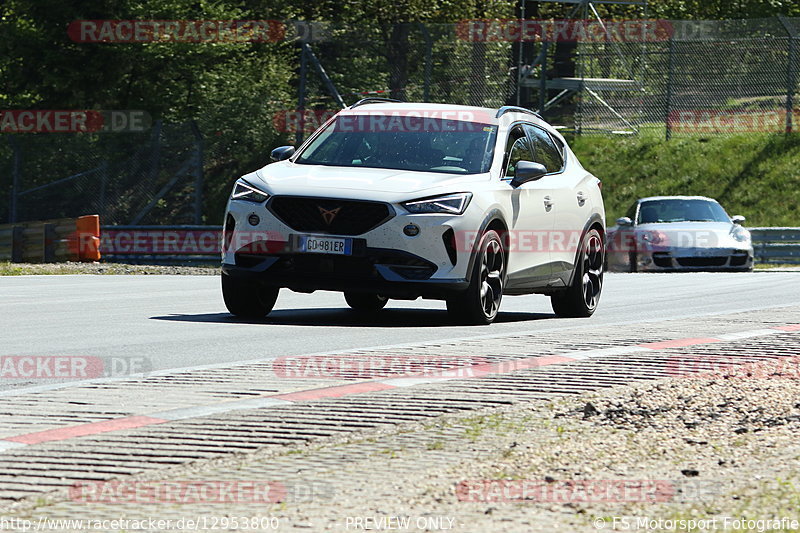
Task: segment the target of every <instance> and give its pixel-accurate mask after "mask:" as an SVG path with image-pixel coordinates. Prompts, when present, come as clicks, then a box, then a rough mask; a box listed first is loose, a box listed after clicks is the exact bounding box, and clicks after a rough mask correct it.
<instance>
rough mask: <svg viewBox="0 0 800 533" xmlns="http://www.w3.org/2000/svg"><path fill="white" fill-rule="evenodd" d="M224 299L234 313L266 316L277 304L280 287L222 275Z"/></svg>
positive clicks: (237, 314) (247, 315) (248, 316)
mask: <svg viewBox="0 0 800 533" xmlns="http://www.w3.org/2000/svg"><path fill="white" fill-rule="evenodd" d="M222 299H223V300H225V307H227V308H228V311H230V313H231V314H232V315H236V316H238V317H242V318H264V317H265V316H267V315H268V314H269V313H270V311H272V308H273V307H274V306H275V301H276V300H277V299H278V289H277V288H274V287H262V286H261V285H259V284H257V283H254V282H252V281H248V280H243V279H239V278H233V277H231V276H228V275H225V274H223V275H222Z"/></svg>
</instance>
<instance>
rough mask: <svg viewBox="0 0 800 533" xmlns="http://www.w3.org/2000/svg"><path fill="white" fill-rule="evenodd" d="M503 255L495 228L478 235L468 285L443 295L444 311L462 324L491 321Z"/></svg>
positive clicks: (499, 293)
mask: <svg viewBox="0 0 800 533" xmlns="http://www.w3.org/2000/svg"><path fill="white" fill-rule="evenodd" d="M506 262H507V256H506V251H505V247H504V246H503V241H502V240H501V239H500V235H498V234H497V232H496V231H493V230H490V231H487V232H486V233H485V234H484V235H483V238H482V239H481V242H480V245H479V248H478V255H477V257H476V260H475V265H474V266H473V271H472V281H471V282H470V285H469V287H468V288H467V289H466V290H465V291H463V292H459V293H458V294H454V295H453V296H451V297H450V298H448V299H447V311H448V313H450V315H451V316H452V317H453V318H455V319H456V320H457V321H459V322H462V323H465V324H477V325H486V324H491V323H492V321H494V319H495V317H497V312H498V311H499V310H500V301H501V300H502V298H503V287H504V285H505V282H506V268H507V264H506Z"/></svg>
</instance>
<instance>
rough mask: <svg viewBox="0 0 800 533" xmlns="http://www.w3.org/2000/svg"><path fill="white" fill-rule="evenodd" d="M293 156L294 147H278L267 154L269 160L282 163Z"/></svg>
mask: <svg viewBox="0 0 800 533" xmlns="http://www.w3.org/2000/svg"><path fill="white" fill-rule="evenodd" d="M293 155H294V146H279V147H278V148H275V149H274V150H273V151H272V153H270V154H269V158H270V159H272V160H273V161H283V160H284V159H289V158H290V157H292V156H293Z"/></svg>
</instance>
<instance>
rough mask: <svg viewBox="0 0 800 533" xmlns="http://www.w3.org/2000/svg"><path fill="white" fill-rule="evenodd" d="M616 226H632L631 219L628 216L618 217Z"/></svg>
mask: <svg viewBox="0 0 800 533" xmlns="http://www.w3.org/2000/svg"><path fill="white" fill-rule="evenodd" d="M617 226H633V220H631V219H630V217H620V218H618V219H617Z"/></svg>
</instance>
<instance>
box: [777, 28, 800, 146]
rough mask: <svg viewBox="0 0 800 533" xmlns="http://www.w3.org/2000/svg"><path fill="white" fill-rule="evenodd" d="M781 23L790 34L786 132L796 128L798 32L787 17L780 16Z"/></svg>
mask: <svg viewBox="0 0 800 533" xmlns="http://www.w3.org/2000/svg"><path fill="white" fill-rule="evenodd" d="M778 20H779V21H780V22H781V25H782V26H783V28H784V29H785V30H786V33H787V35H788V36H789V51H788V52H789V53H788V54H787V56H788V57H787V60H786V133H792V130H793V128H794V124H793V121H794V91H795V87H796V86H797V77H796V73H795V71H794V64H795V62H796V61H797V41H796V39H797V34H796V32H795V31H794V28H793V27H792V25H791V24H790V23H789V21H787V20H786V18H785V17H778Z"/></svg>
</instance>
